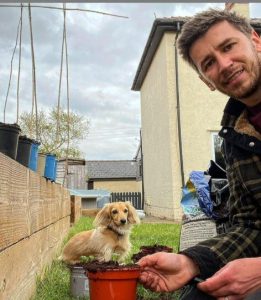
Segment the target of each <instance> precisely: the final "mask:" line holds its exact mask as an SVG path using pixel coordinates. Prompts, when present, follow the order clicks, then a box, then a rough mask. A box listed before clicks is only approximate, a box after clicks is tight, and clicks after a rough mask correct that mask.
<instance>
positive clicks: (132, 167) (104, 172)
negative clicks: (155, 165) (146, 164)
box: [86, 160, 136, 180]
mask: <svg viewBox="0 0 261 300" xmlns="http://www.w3.org/2000/svg"><path fill="white" fill-rule="evenodd" d="M86 165H87V176H88V179H89V180H90V179H123V178H132V179H134V178H135V179H136V161H135V160H88V161H87V162H86Z"/></svg>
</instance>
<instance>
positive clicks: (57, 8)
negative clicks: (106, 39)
mask: <svg viewBox="0 0 261 300" xmlns="http://www.w3.org/2000/svg"><path fill="white" fill-rule="evenodd" d="M24 6H25V5H24ZM0 7H8V8H9V7H10V8H12V7H20V6H18V5H8V4H0ZM31 7H34V8H35V7H36V8H47V9H55V10H63V8H60V7H55V6H43V5H31ZM65 10H66V11H79V12H90V13H95V14H102V15H105V16H111V17H117V18H124V19H129V17H127V16H121V15H116V14H111V13H106V12H102V11H98V10H91V9H83V8H65Z"/></svg>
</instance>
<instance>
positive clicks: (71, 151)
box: [19, 107, 89, 158]
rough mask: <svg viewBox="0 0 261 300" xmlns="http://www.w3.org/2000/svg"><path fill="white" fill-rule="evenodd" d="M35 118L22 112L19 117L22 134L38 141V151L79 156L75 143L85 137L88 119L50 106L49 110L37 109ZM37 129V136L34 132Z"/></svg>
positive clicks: (71, 156) (58, 156)
mask: <svg viewBox="0 0 261 300" xmlns="http://www.w3.org/2000/svg"><path fill="white" fill-rule="evenodd" d="M37 124H38V125H37V129H38V130H36V118H35V116H32V114H31V113H27V112H23V113H22V114H21V116H20V118H19V125H20V127H21V129H22V134H24V135H27V136H28V137H29V138H31V139H34V140H37V141H39V142H40V143H41V144H40V147H39V151H40V152H43V153H52V154H56V156H57V158H61V157H66V156H68V158H69V157H70V158H80V157H81V155H82V153H81V151H80V150H79V148H78V146H77V144H78V143H79V141H81V140H83V139H84V138H86V136H87V135H88V130H89V121H88V120H87V119H85V118H84V117H83V116H80V115H78V114H76V113H74V112H70V113H69V122H68V114H67V112H66V111H65V110H63V109H59V113H58V109H57V107H54V108H52V109H51V110H49V111H43V110H40V111H38V115H37ZM68 128H69V134H68ZM37 131H38V137H36V132H37ZM68 137H69V148H68V155H67V144H68Z"/></svg>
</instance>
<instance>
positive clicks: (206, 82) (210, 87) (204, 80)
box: [199, 75, 216, 91]
mask: <svg viewBox="0 0 261 300" xmlns="http://www.w3.org/2000/svg"><path fill="white" fill-rule="evenodd" d="M199 78H200V79H201V80H202V81H203V82H204V83H205V84H206V85H207V86H208V88H209V89H210V90H211V91H215V89H216V88H215V87H214V85H213V84H211V83H210V82H209V81H207V80H206V79H205V78H204V77H203V76H202V75H199Z"/></svg>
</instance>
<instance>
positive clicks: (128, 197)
mask: <svg viewBox="0 0 261 300" xmlns="http://www.w3.org/2000/svg"><path fill="white" fill-rule="evenodd" d="M117 201H130V202H131V204H132V205H133V206H134V207H135V208H136V209H144V203H143V199H142V197H141V193H140V192H127V193H111V198H110V202H117Z"/></svg>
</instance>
